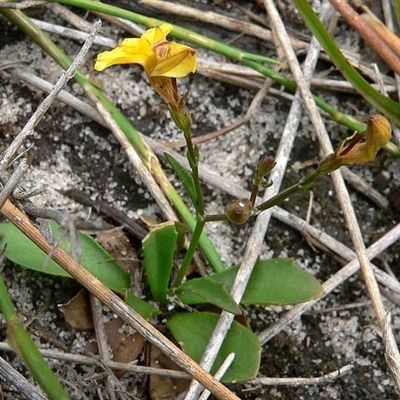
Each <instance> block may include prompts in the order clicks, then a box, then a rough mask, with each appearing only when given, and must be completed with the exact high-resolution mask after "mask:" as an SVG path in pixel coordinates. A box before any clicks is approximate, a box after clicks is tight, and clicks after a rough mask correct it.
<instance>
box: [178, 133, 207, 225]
mask: <svg viewBox="0 0 400 400" xmlns="http://www.w3.org/2000/svg"><path fill="white" fill-rule="evenodd" d="M183 135H184V137H185V141H186V147H187V159H188V162H189V166H190V169H191V170H192V178H193V183H194V187H195V190H196V197H197V204H194V206H195V208H196V211H197V216H198V217H200V218H203V217H204V212H205V206H204V197H203V192H202V190H201V183H200V175H199V154H198V148H197V147H195V146H193V141H192V133H191V130H190V129H189V130H188V131H186V132H184V133H183Z"/></svg>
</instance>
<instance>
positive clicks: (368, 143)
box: [336, 114, 392, 164]
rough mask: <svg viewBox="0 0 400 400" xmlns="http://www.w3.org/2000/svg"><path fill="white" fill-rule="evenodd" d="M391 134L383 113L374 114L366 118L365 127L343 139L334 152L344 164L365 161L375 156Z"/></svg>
mask: <svg viewBox="0 0 400 400" xmlns="http://www.w3.org/2000/svg"><path fill="white" fill-rule="evenodd" d="M391 136H392V128H391V126H390V122H389V121H388V120H387V119H386V118H385V117H384V116H383V115H380V114H375V115H372V116H371V117H369V118H368V121H367V129H366V130H365V131H364V132H362V133H360V134H358V135H353V136H352V137H350V138H348V139H347V140H345V141H344V142H343V143H342V144H341V146H340V147H339V149H338V150H337V151H336V154H337V156H338V157H339V158H341V159H342V160H343V162H344V163H345V164H355V163H361V164H362V163H366V162H369V161H372V160H373V159H374V158H375V156H376V153H377V152H378V150H379V149H380V148H381V147H382V146H385V144H387V143H388V142H389V140H390V139H391ZM348 142H350V143H349V144H348V145H347V146H345V145H346V144H347V143H348Z"/></svg>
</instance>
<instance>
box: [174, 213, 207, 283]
mask: <svg viewBox="0 0 400 400" xmlns="http://www.w3.org/2000/svg"><path fill="white" fill-rule="evenodd" d="M205 224H206V222H205V221H204V220H199V221H197V223H196V227H195V228H194V231H193V235H192V239H191V241H190V245H189V248H188V249H187V251H186V254H185V257H184V258H183V261H182V265H181V267H180V268H179V271H178V274H177V275H176V278H175V281H174V283H173V285H172V287H174V288H176V287H178V286H180V284H181V283H182V281H183V278H184V277H185V276H186V272H187V270H188V268H189V266H190V263H191V261H192V259H193V256H194V253H195V251H196V249H197V246H198V244H199V240H200V237H201V234H202V232H203V229H204V225H205Z"/></svg>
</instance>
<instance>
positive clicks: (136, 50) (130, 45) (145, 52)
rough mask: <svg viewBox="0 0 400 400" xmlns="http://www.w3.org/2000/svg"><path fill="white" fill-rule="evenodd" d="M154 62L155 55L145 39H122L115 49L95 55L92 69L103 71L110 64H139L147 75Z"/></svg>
mask: <svg viewBox="0 0 400 400" xmlns="http://www.w3.org/2000/svg"><path fill="white" fill-rule="evenodd" d="M156 62H157V60H156V57H155V55H154V53H153V51H152V49H151V46H150V45H149V43H148V42H147V40H145V39H143V38H140V39H124V40H123V41H122V43H121V44H120V45H119V46H118V47H116V48H115V49H113V50H111V51H104V52H103V53H100V54H99V55H98V56H97V59H96V63H95V65H94V69H95V70H97V71H103V70H104V69H106V68H108V67H110V66H112V65H119V64H140V65H142V66H143V68H144V69H145V71H146V73H147V74H148V75H149V73H150V72H151V71H152V70H153V69H154V67H155V65H156Z"/></svg>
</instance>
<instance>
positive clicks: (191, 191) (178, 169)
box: [164, 153, 197, 207]
mask: <svg viewBox="0 0 400 400" xmlns="http://www.w3.org/2000/svg"><path fill="white" fill-rule="evenodd" d="M164 156H165V159H166V160H167V161H168V163H169V165H170V166H171V167H172V169H173V170H174V172H175V174H176V175H177V176H178V178H179V180H180V181H181V182H182V185H183V187H184V188H185V190H186V193H187V194H188V195H189V197H190V200H191V201H192V203H193V205H194V206H195V207H196V204H197V193H196V188H195V186H194V182H193V178H192V175H190V173H189V172H188V171H186V169H185V168H184V167H183V166H182V165H181V164H179V162H178V161H177V160H175V158H174V157H172V156H171V154H168V153H164Z"/></svg>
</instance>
